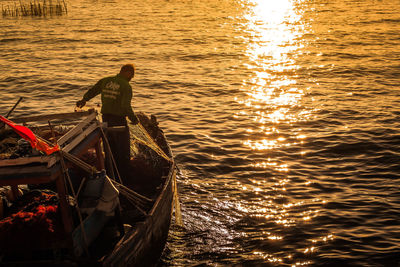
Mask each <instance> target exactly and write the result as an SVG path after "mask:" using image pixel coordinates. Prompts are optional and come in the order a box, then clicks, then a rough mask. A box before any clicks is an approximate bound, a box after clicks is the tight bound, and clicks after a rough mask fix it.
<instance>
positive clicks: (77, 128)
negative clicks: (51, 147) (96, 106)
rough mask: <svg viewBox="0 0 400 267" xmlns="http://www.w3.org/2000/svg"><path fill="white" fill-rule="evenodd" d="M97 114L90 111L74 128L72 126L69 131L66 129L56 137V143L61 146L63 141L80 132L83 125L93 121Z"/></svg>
mask: <svg viewBox="0 0 400 267" xmlns="http://www.w3.org/2000/svg"><path fill="white" fill-rule="evenodd" d="M96 116H97V114H96V113H92V114H90V115H89V116H88V117H87V118H86V119H84V120H83V121H81V122H80V123H78V125H76V126H75V127H74V128H72V129H71V130H70V131H68V132H67V133H66V134H64V135H63V136H61V137H60V138H59V139H58V144H59V145H60V146H61V145H63V144H64V143H65V142H67V141H68V140H69V139H71V138H72V137H74V136H75V135H77V134H78V133H81V132H82V131H83V127H85V126H87V125H88V124H89V123H90V122H91V121H93V120H94V119H95V118H96Z"/></svg>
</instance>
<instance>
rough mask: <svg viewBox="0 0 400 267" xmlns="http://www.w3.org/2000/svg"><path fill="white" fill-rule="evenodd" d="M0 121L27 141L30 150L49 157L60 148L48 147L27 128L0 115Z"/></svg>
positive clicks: (56, 146)
mask: <svg viewBox="0 0 400 267" xmlns="http://www.w3.org/2000/svg"><path fill="white" fill-rule="evenodd" d="M0 120H1V121H2V122H4V123H5V124H7V125H8V126H10V127H11V128H12V129H13V130H14V131H15V132H16V133H17V134H19V135H20V136H21V137H22V138H24V139H25V140H27V141H28V142H29V143H30V144H31V146H32V148H35V149H37V150H40V151H43V152H44V153H46V154H47V155H50V154H52V153H54V152H56V151H59V150H60V147H59V146H58V145H55V146H49V145H48V144H47V143H46V142H44V141H42V140H40V139H38V138H37V137H36V135H35V134H34V133H33V132H32V131H31V130H30V129H29V128H28V127H25V126H21V125H17V124H15V123H14V122H12V121H10V120H8V119H6V118H4V117H3V116H1V115H0Z"/></svg>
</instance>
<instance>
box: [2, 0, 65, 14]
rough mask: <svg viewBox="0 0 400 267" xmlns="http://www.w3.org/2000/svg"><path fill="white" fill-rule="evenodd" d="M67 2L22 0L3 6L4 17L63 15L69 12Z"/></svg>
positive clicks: (57, 0) (63, 0)
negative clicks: (27, 0)
mask: <svg viewBox="0 0 400 267" xmlns="http://www.w3.org/2000/svg"><path fill="white" fill-rule="evenodd" d="M67 12H68V10H67V3H66V2H65V0H55V1H53V0H33V2H22V0H18V3H17V1H15V2H13V3H11V4H9V5H6V6H4V5H2V6H1V13H2V15H3V17H27V16H32V17H47V16H62V15H64V14H67Z"/></svg>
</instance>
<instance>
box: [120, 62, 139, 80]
mask: <svg viewBox="0 0 400 267" xmlns="http://www.w3.org/2000/svg"><path fill="white" fill-rule="evenodd" d="M119 74H120V75H121V76H122V77H124V78H125V79H127V80H128V82H129V81H130V80H132V78H133V77H134V76H135V65H133V64H125V65H123V66H122V68H121V71H120V72H119Z"/></svg>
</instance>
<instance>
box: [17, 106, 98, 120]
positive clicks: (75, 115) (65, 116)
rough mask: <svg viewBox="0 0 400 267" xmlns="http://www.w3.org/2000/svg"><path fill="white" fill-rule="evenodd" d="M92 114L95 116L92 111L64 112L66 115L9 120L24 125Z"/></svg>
mask: <svg viewBox="0 0 400 267" xmlns="http://www.w3.org/2000/svg"><path fill="white" fill-rule="evenodd" d="M92 113H95V114H97V112H96V111H95V110H94V109H89V110H88V111H78V112H66V113H58V114H50V115H37V116H30V117H21V118H18V117H17V118H12V119H10V120H11V121H13V122H15V123H26V122H32V121H49V120H71V119H76V118H81V117H84V116H88V115H90V114H92Z"/></svg>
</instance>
